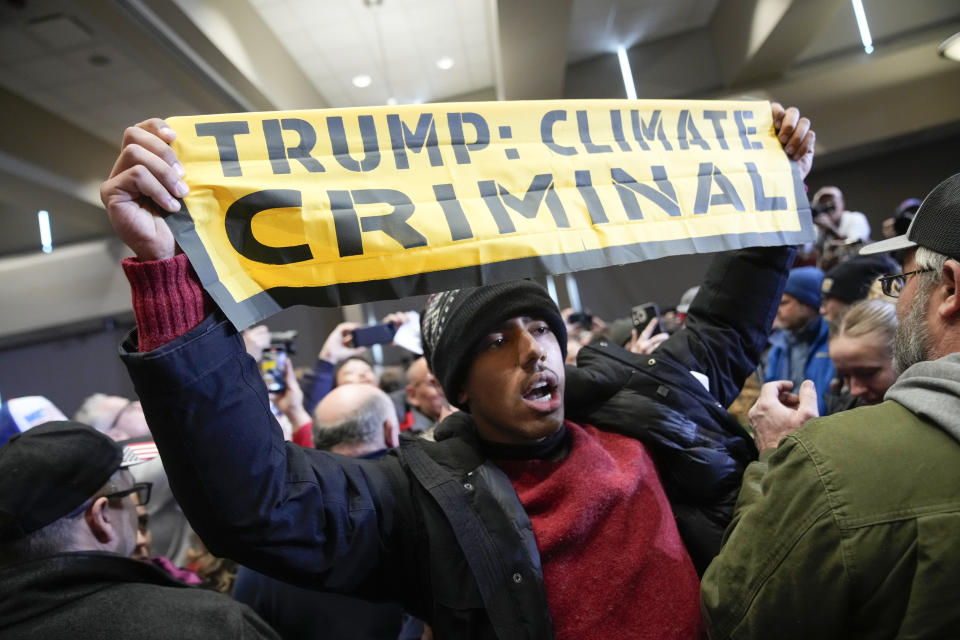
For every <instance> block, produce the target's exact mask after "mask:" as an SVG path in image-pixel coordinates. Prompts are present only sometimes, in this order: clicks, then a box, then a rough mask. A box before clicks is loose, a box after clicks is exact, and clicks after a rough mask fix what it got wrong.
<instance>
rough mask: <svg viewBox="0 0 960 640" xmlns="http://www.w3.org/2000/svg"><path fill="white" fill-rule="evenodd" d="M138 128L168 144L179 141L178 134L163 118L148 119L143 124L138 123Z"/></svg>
mask: <svg viewBox="0 0 960 640" xmlns="http://www.w3.org/2000/svg"><path fill="white" fill-rule="evenodd" d="M136 126H137V127H139V128H140V129H143V130H144V131H149V132H150V133H152V134H154V135H155V136H159V137H161V138H163V139H164V140H165V141H166V142H173V141H174V140H176V139H177V132H176V131H174V130H173V129H171V128H170V125H168V124H167V121H166V120H164V119H162V118H147V119H146V120H144V121H143V122H138V123H137V125H136Z"/></svg>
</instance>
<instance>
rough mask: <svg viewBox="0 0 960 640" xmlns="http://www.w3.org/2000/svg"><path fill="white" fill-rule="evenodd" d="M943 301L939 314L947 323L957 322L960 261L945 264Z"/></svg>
mask: <svg viewBox="0 0 960 640" xmlns="http://www.w3.org/2000/svg"><path fill="white" fill-rule="evenodd" d="M941 277H942V279H943V284H942V285H941V286H943V287H944V288H945V291H944V296H943V300H941V301H940V304H939V305H937V314H938V315H939V316H940V317H941V318H942V319H943V320H944V321H945V322H950V321H951V320H956V318H957V317H960V316H957V314H958V313H960V261H957V260H953V259H952V258H951V259H950V260H947V261H946V262H944V263H943V273H942V274H941Z"/></svg>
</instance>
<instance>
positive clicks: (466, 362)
mask: <svg viewBox="0 0 960 640" xmlns="http://www.w3.org/2000/svg"><path fill="white" fill-rule="evenodd" d="M517 316H531V317H534V318H538V319H541V320H543V321H544V322H546V323H547V325H548V326H549V327H550V330H551V331H553V334H554V335H555V336H556V337H557V342H558V343H559V344H560V352H561V353H562V354H563V357H564V358H566V357H567V328H566V326H565V325H564V324H563V318H562V317H560V310H559V309H558V308H557V305H556V303H555V302H554V301H553V300H552V299H551V298H550V296H549V295H547V292H546V290H545V289H544V288H543V287H541V286H540V285H538V284H536V283H535V282H531V281H529V280H514V281H512V282H503V283H500V284H492V285H487V286H484V287H472V288H469V289H454V290H452V291H443V292H441V293H435V294H433V295H432V296H430V299H429V300H427V306H426V309H424V312H423V315H422V319H421V321H420V325H421V329H420V333H421V337H422V339H423V355H424V356H425V357H426V358H427V363H428V364H429V365H430V370H431V371H432V372H433V375H434V376H436V378H437V380H438V381H439V382H440V386H442V387H443V392H444V394H446V396H447V401H448V402H450V404H452V405H454V406H457V407H459V408H461V409H463V408H464V407H462V406H460V405H459V400H458V396H459V395H460V391H461V390H462V389H463V383H464V380H465V379H466V377H467V372H468V371H469V369H470V364H471V362H473V357H474V355H475V353H476V349H477V347H478V346H479V345H480V343H481V341H482V340H483V339H484V338H485V337H486V336H487V335H488V334H489V333H490V332H492V331H493V330H495V329H496V328H497V327H499V326H500V325H501V324H503V322H505V321H506V320H509V319H510V318H516V317H517Z"/></svg>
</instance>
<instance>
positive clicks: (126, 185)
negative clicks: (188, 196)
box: [100, 165, 180, 213]
mask: <svg viewBox="0 0 960 640" xmlns="http://www.w3.org/2000/svg"><path fill="white" fill-rule="evenodd" d="M140 196H145V197H147V198H149V199H151V200H153V201H154V202H156V203H157V205H158V206H160V207H161V208H163V209H165V210H167V211H169V212H170V213H173V212H175V211H179V210H180V203H179V202H178V201H177V199H176V198H174V197H173V196H171V195H170V192H169V191H168V190H167V188H166V187H165V186H164V185H163V184H161V183H160V181H159V180H158V179H157V177H156V176H155V175H154V174H153V173H152V172H151V171H150V170H149V169H147V168H146V167H145V166H144V165H136V166H134V167H131V168H129V169H127V170H125V171H124V172H123V173H121V174H119V175H117V176H114V177H113V178H111V179H110V180H107V181H106V182H104V183H103V185H102V186H101V187H100V197H101V199H102V200H103V204H104V206H105V207H106V208H107V210H108V211H111V210H113V209H114V208H115V207H117V206H124V205H125V204H127V203H131V202H135V201H136V200H137V198H139V197H140ZM136 206H137V207H138V208H139V205H136Z"/></svg>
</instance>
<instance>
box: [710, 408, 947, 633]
mask: <svg viewBox="0 0 960 640" xmlns="http://www.w3.org/2000/svg"><path fill="white" fill-rule="evenodd" d="M954 401H955V398H949V394H948V402H951V403H952V402H954ZM939 406H940V407H943V406H944V403H942V402H941V403H940V405H939ZM954 415H955V416H956V417H955V418H954V419H953V421H952V422H953V425H956V424H957V423H960V413H955V414H954ZM948 430H949V428H948ZM701 598H702V606H703V612H704V617H705V620H706V622H707V625H708V627H709V629H710V631H711V637H712V638H714V639H716V638H763V639H766V638H776V639H778V640H779V639H786V638H805V639H806V638H816V639H818V640H819V639H822V638H844V639H849V638H960V442H958V441H957V440H956V439H954V437H952V436H951V435H950V434H948V433H947V431H946V430H944V429H942V428H940V426H938V425H937V424H935V423H933V422H931V421H929V420H928V419H924V418H921V417H918V416H917V415H915V414H914V413H912V412H911V411H909V410H907V409H906V408H905V407H904V406H902V405H901V404H898V403H897V402H892V401H889V400H888V401H887V402H884V403H883V404H880V405H876V406H873V407H863V408H860V409H854V410H852V411H846V412H843V413H839V414H836V415H833V416H830V417H827V418H820V419H817V420H812V421H810V422H808V423H807V424H806V425H805V426H804V428H802V429H800V430H799V431H797V432H795V433H794V434H792V435H790V436H788V437H787V438H785V439H784V440H783V442H781V443H780V446H779V447H778V448H777V449H775V450H772V451H767V452H764V453H763V454H761V457H760V460H759V461H758V462H755V463H753V464H751V465H750V466H749V467H748V468H747V471H746V474H745V476H744V481H743V487H742V489H741V493H740V497H739V500H738V504H737V509H736V512H735V514H734V519H733V522H732V523H731V524H730V527H729V528H728V529H727V533H726V536H725V540H724V546H723V549H722V551H721V553H720V555H719V556H718V557H717V558H716V559H715V560H714V562H713V563H712V564H711V565H710V567H709V568H708V569H707V572H706V574H705V575H704V578H703V583H702V589H701Z"/></svg>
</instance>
